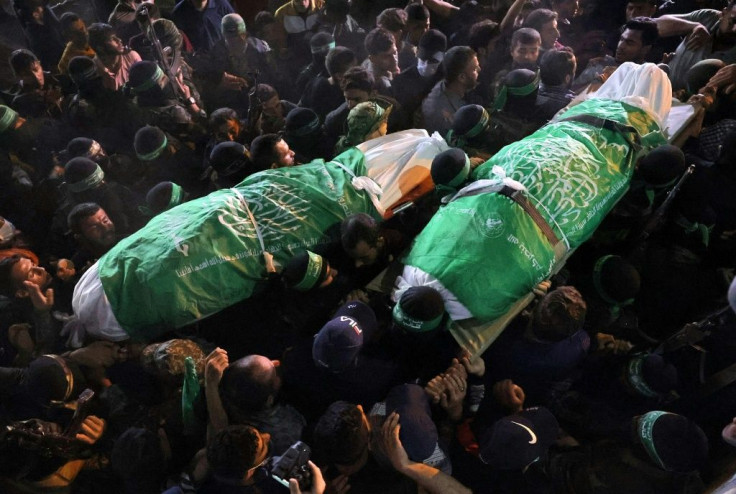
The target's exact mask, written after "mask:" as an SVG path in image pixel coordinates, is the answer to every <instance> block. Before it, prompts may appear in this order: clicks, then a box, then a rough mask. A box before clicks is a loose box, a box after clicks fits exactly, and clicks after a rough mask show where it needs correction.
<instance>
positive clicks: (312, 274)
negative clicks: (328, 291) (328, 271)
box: [294, 251, 326, 292]
mask: <svg viewBox="0 0 736 494" xmlns="http://www.w3.org/2000/svg"><path fill="white" fill-rule="evenodd" d="M307 256H309V262H308V263H307V270H306V271H305V272H304V276H303V277H302V279H301V281H300V282H299V283H297V284H296V285H294V290H298V291H300V292H306V291H307V290H311V289H312V288H314V285H316V284H317V282H318V281H319V280H320V278H321V277H322V271H323V269H324V268H325V267H326V266H325V260H324V258H323V257H322V256H320V255H318V254H315V253H314V252H311V251H307Z"/></svg>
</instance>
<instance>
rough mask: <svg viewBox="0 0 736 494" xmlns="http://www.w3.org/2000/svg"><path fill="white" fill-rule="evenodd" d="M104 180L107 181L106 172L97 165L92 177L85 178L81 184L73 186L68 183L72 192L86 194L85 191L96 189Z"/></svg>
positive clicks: (75, 183) (76, 183) (77, 183)
mask: <svg viewBox="0 0 736 494" xmlns="http://www.w3.org/2000/svg"><path fill="white" fill-rule="evenodd" d="M103 180H105V172H103V171H102V168H100V165H97V167H96V168H95V171H94V172H92V174H91V175H89V176H87V177H85V178H84V179H83V180H80V181H79V182H74V183H73V184H71V183H67V185H68V186H69V190H70V191H72V192H84V191H85V190H90V189H94V188H96V187H97V186H98V185H100V184H101V183H102V181H103Z"/></svg>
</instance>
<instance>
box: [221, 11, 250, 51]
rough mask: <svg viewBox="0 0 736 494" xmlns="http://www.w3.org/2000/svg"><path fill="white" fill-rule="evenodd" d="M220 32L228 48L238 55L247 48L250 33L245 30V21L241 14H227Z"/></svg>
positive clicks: (222, 21)
mask: <svg viewBox="0 0 736 494" xmlns="http://www.w3.org/2000/svg"><path fill="white" fill-rule="evenodd" d="M220 32H221V33H222V38H223V39H224V40H225V44H226V45H227V47H228V48H229V49H230V50H231V51H233V52H236V53H239V52H241V51H242V50H243V49H244V48H245V42H246V40H247V39H248V33H247V31H246V29H245V21H244V20H243V18H242V17H240V15H239V14H227V15H226V16H224V17H223V18H222V20H221V21H220Z"/></svg>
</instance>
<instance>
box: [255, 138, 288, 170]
mask: <svg viewBox="0 0 736 494" xmlns="http://www.w3.org/2000/svg"><path fill="white" fill-rule="evenodd" d="M281 140H283V137H281V136H280V135H279V134H263V135H260V136H258V137H256V138H255V139H253V142H252V143H251V144H250V159H251V161H253V164H254V165H256V169H258V170H265V169H267V168H268V167H270V166H271V164H273V163H275V162H276V160H277V159H278V156H277V155H276V152H275V151H274V148H275V147H276V144H278V143H279V141H281Z"/></svg>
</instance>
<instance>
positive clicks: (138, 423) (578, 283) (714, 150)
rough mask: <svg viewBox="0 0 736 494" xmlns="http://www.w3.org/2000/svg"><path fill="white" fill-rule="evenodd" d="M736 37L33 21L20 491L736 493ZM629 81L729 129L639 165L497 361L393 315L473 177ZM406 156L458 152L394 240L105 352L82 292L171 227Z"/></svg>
mask: <svg viewBox="0 0 736 494" xmlns="http://www.w3.org/2000/svg"><path fill="white" fill-rule="evenodd" d="M735 24H736V1H734V0H731V1H726V0H668V1H665V2H661V1H659V0H629V1H626V0H469V1H463V2H461V1H460V0H424V1H421V0H420V1H410V2H408V3H407V1H406V0H404V1H401V0H291V1H288V2H286V3H284V0H281V1H278V0H232V2H231V1H230V0H180V1H179V2H178V3H176V4H174V2H172V0H160V1H159V0H156V1H155V3H154V2H150V3H149V2H145V3H140V2H139V1H137V0H118V3H115V2H114V0H64V1H63V2H61V3H53V2H51V3H50V2H49V1H48V0H13V1H12V2H10V1H8V2H5V4H4V5H3V9H2V10H0V39H2V44H1V45H0V46H2V54H0V58H1V60H0V66H1V67H2V69H1V70H0V88H1V90H0V103H2V104H1V105H0V426H2V428H1V429H0V492H3V493H9V494H10V493H16V492H17V493H29V492H40V493H46V492H49V493H52V492H53V493H57V492H72V493H76V492H79V493H102V492H104V493H107V494H114V493H118V492H119V493H131V494H132V493H135V494H149V493H151V494H152V493H161V492H166V493H171V494H173V493H193V492H197V493H271V492H274V493H276V492H287V491H290V492H292V493H298V492H304V493H307V492H309V493H315V494H321V493H324V492H326V493H330V494H345V493H348V492H350V493H370V494H391V493H400V492H401V493H404V492H406V493H413V492H430V493H441V494H445V493H460V492H462V493H466V492H476V493H506V494H527V493H534V494H546V493H550V494H551V493H575V494H599V493H600V494H604V493H605V494H645V493H662V494H677V493H700V492H733V491H732V490H730V489H729V488H728V485H729V484H728V482H729V478H730V476H731V475H733V474H734V471H735V470H736V469H734V461H733V460H734V458H736V450H734V449H733V448H734V447H736V418H733V417H734V416H736V385H734V382H736V370H734V369H736V367H734V366H735V365H736V336H734V335H736V332H732V331H734V329H736V284H733V285H732V280H733V278H734V268H736V111H735V110H736V26H735ZM6 60H7V64H5V63H4V62H5V61H6ZM627 62H632V63H633V64H645V63H652V64H656V67H657V68H652V69H651V70H655V71H660V70H661V71H662V72H663V73H664V74H666V77H668V78H669V81H670V82H671V86H672V93H673V99H677V100H679V101H680V102H682V103H685V104H688V105H690V106H691V107H692V108H693V109H695V110H697V112H699V113H698V119H699V118H701V117H702V127H701V126H700V125H699V121H697V122H695V123H694V124H690V125H697V126H698V128H697V129H696V130H698V131H699V132H697V131H696V132H692V133H691V134H692V135H691V136H690V137H689V138H687V139H684V138H683V139H681V140H679V141H677V143H676V144H677V145H663V146H659V147H656V148H654V149H653V150H651V151H649V152H648V153H644V152H641V153H639V154H640V156H639V157H638V160H637V161H636V169H635V170H634V172H633V178H632V179H631V181H630V186H629V187H628V191H627V192H626V194H625V195H624V196H623V198H622V199H621V200H620V201H619V202H618V204H616V206H615V207H614V208H613V210H612V211H611V212H610V214H608V216H607V217H606V218H605V219H604V220H603V222H602V224H601V225H600V227H599V228H598V229H597V230H596V232H595V234H594V235H593V236H592V238H591V239H590V240H588V241H587V242H586V243H584V244H583V245H582V246H581V247H580V248H578V249H577V250H576V251H575V252H574V254H573V255H572V256H570V258H569V259H568V260H567V262H566V264H565V265H564V267H563V268H562V269H560V270H555V271H556V272H555V274H554V275H552V276H551V277H550V278H549V279H546V280H544V281H542V282H541V283H539V284H538V285H536V288H534V290H533V293H534V299H533V300H532V302H531V303H530V304H529V305H528V306H527V307H526V308H525V309H524V310H523V311H521V312H520V313H519V314H518V315H517V316H516V317H514V318H513V319H512V320H511V321H510V322H508V325H507V327H506V328H505V330H504V331H503V332H501V334H500V336H499V337H498V338H497V339H496V340H495V341H494V342H493V343H492V344H490V346H489V348H488V349H487V350H485V351H482V352H473V349H472V348H468V345H461V344H459V343H458V342H457V340H456V339H455V337H454V336H453V334H452V333H451V331H450V329H449V328H450V325H451V324H453V323H452V321H451V320H450V319H451V318H450V316H448V313H447V312H446V305H445V300H444V299H443V296H444V295H443V294H441V293H440V292H439V291H438V290H437V289H435V288H436V287H435V288H433V287H431V286H413V287H411V288H408V289H406V287H404V289H403V290H401V291H400V292H399V296H397V292H396V291H394V292H393V298H392V290H391V288H392V287H393V281H394V279H396V276H397V275H398V274H399V273H401V269H402V262H403V261H404V260H405V256H406V253H407V252H408V250H409V249H410V248H411V245H412V240H413V239H414V237H416V235H417V234H419V232H421V231H422V229H423V228H424V227H425V225H427V223H428V221H430V219H431V218H432V216H433V214H435V212H437V211H438V210H440V209H441V208H444V207H446V206H445V204H446V203H447V200H448V198H450V197H451V194H450V191H451V189H454V190H457V189H460V188H461V187H462V185H463V183H465V182H464V181H465V179H466V177H467V175H468V169H470V170H474V169H476V168H477V167H478V166H480V165H482V164H483V163H486V162H487V161H488V160H489V159H492V157H493V156H494V155H496V154H497V153H498V152H499V151H500V150H501V149H502V148H504V147H505V146H507V145H509V144H512V143H515V142H518V141H520V140H522V139H525V138H527V137H528V136H530V135H532V134H534V133H535V132H537V131H538V130H539V129H541V128H543V127H544V126H545V125H547V124H548V122H550V121H551V120H552V121H553V122H554V120H553V119H555V118H558V117H556V115H558V114H559V113H560V112H564V111H565V110H564V109H565V108H566V107H568V105H575V104H576V103H577V102H578V101H579V100H580V99H582V98H584V95H585V94H593V93H595V91H596V90H597V89H598V88H600V87H601V86H602V85H603V84H605V83H606V81H607V80H609V79H610V78H612V77H614V74H616V72H615V71H616V70H617V68H619V67H621V66H623V65H624V64H626V63H627ZM629 65H631V64H627V65H626V67H628V66H629ZM653 67H654V66H653ZM621 72H622V71H619V73H621ZM612 80H613V79H612ZM573 100H575V101H573ZM696 120H697V119H696ZM582 122H583V123H582V124H586V121H585V120H583V121H582ZM596 122H597V121H596ZM600 122H609V121H607V120H606V121H604V120H600ZM589 123H590V121H587V124H589ZM660 123H661V122H660ZM582 124H581V125H582ZM601 125H602V131H603V130H604V129H603V127H606V125H608V124H605V125H603V124H601ZM407 129H424V130H426V131H427V134H428V135H434V136H435V137H437V138H439V139H444V140H445V141H446V142H447V144H448V145H449V147H450V149H448V150H446V151H444V152H442V153H440V154H439V155H438V156H437V158H435V160H434V162H433V164H432V178H433V179H434V183H435V184H437V188H436V189H434V190H433V191H431V192H429V193H428V194H427V195H426V196H425V197H424V198H421V199H418V200H415V201H413V203H412V204H407V207H406V208H403V209H404V210H403V211H401V212H396V214H394V215H393V217H391V218H390V219H388V220H387V221H383V222H381V221H377V220H376V217H378V216H376V215H371V214H364V213H359V214H351V215H348V216H347V217H346V218H345V219H344V220H343V221H342V222H337V223H336V224H334V225H332V227H331V228H330V230H329V231H327V232H322V233H323V234H324V242H322V243H319V244H317V245H310V246H304V248H302V249H301V250H300V251H299V252H296V253H295V255H294V256H293V258H292V259H291V260H290V261H289V262H288V263H286V264H285V265H274V263H273V262H269V261H268V259H267V262H266V268H264V270H263V276H262V278H261V279H259V280H257V282H256V288H255V289H254V290H253V293H252V294H251V295H250V296H249V297H241V298H245V300H243V301H241V302H238V303H237V304H235V305H233V306H231V307H228V308H226V309H225V310H223V311H220V312H218V313H216V314H214V315H211V316H210V317H206V318H202V319H201V320H198V321H197V322H196V323H194V324H188V325H185V326H183V327H177V328H174V327H171V328H169V327H164V328H157V329H156V331H155V332H154V333H152V334H155V335H156V336H155V337H153V338H145V337H143V338H141V337H140V334H138V335H137V337H130V338H129V337H127V336H124V337H117V336H116V337H110V338H104V337H102V338H101V337H99V335H98V336H95V335H92V334H87V335H86V337H80V336H79V334H80V333H78V332H77V331H75V322H77V317H75V314H74V312H75V311H74V310H73V307H72V305H73V304H72V302H73V301H74V302H75V304H76V298H77V297H78V296H80V294H78V293H75V285H77V283H78V281H79V280H80V278H81V277H83V276H84V274H85V272H87V271H88V270H89V269H95V270H96V269H97V267H96V266H97V264H95V263H96V262H97V261H98V259H100V258H103V259H104V256H105V255H106V253H108V251H110V250H111V249H113V250H114V249H115V246H116V245H117V244H118V243H119V242H126V239H128V241H129V240H130V238H129V237H131V236H132V235H133V236H134V235H136V232H137V231H139V230H140V229H141V228H143V227H144V226H145V225H146V224H147V223H148V222H149V221H154V220H153V219H152V218H155V217H156V216H158V215H167V214H170V213H169V211H170V210H173V209H174V208H177V207H180V206H181V207H184V206H182V205H183V204H185V203H187V202H189V201H193V200H197V199H199V198H203V197H205V196H207V195H208V194H215V195H216V194H218V192H217V191H222V190H223V189H230V188H233V190H237V189H236V188H235V187H236V185H238V184H241V182H243V181H244V180H246V179H247V178H248V177H250V176H251V175H254V174H257V173H258V174H259V175H257V176H255V177H254V178H253V179H251V181H250V182H249V183H258V180H269V177H272V176H286V177H288V176H289V173H292V172H289V171H288V170H297V169H298V167H301V166H304V165H307V164H309V163H310V162H315V161H319V160H324V162H329V161H330V160H333V159H335V161H336V162H337V161H340V159H336V157H338V156H339V155H340V154H341V153H344V152H345V151H348V152H350V150H354V149H355V147H356V146H359V145H361V144H362V143H364V142H366V141H369V140H371V139H375V138H379V137H382V136H386V135H387V134H392V133H395V132H400V131H405V130H407ZM412 135H413V134H412ZM389 137H390V136H389ZM425 138H426V135H425ZM627 142H628V141H627ZM591 146H592V144H591ZM632 146H633V145H632ZM328 164H329V163H328ZM691 164H694V165H695V167H694V171H693V170H692V169H689V166H690V165H691ZM338 165H340V164H339V163H338ZM435 165H437V166H435ZM440 165H441V167H440ZM617 165H618V164H616V163H614V164H613V165H612V166H613V167H616V166H617ZM340 166H343V165H340ZM292 167H293V168H292ZM282 168H284V169H285V170H279V169H282ZM463 171H464V174H463ZM258 177H264V178H262V179H258ZM683 177H684V178H683ZM592 178H596V177H592ZM353 182H355V180H353ZM311 186H314V185H311ZM264 190H265V189H264ZM238 194H239V193H238ZM448 194H450V195H448ZM241 199H242V196H241ZM265 199H266V200H268V197H265ZM243 202H245V201H244V200H243ZM197 204H199V203H197ZM201 204H205V203H204V202H203V203H201ZM198 207H199V206H198ZM203 207H204V206H203ZM540 207H544V205H541V206H540ZM246 208H247V204H246ZM196 209H197V208H193V210H194V212H196ZM254 212H255V214H256V216H258V214H259V212H258V211H254ZM247 213H248V214H251V212H250V209H248V211H247ZM193 214H194V213H193ZM379 216H380V215H379ZM164 217H165V216H164ZM177 218H179V216H177ZM253 221H254V224H255V220H253ZM481 221H482V220H481ZM488 221H489V225H490V221H491V220H488ZM179 226H181V225H179ZM277 226H278V225H277ZM490 226H492V225H490ZM490 226H489V228H490ZM256 228H257V225H256ZM157 234H158V232H156V231H153V232H151V231H148V233H147V234H146V235H142V236H140V235H139V237H138V238H136V239H135V241H134V242H131V246H132V245H138V243H139V242H145V241H146V238H145V237H147V236H152V237H155V236H157ZM161 234H162V235H164V233H161ZM168 234H169V233H166V235H168ZM259 235H260V233H259ZM140 237H143V238H140ZM259 238H260V237H259ZM212 242H213V245H214V244H215V239H213V240H212ZM126 245H127V244H126ZM460 245H462V244H460ZM176 247H177V249H179V250H180V251H181V253H182V254H183V255H184V256H186V255H187V254H188V253H187V251H186V246H182V245H181V244H177V246H176ZM307 247H309V251H306V250H305V249H306V248H307ZM213 248H214V247H213ZM118 250H119V249H118ZM111 254H115V251H113V252H112V253H111ZM216 254H217V252H216V253H215V254H213V255H216ZM484 255H487V256H488V257H489V258H492V257H493V256H494V252H487V253H486V254H484ZM226 260H227V259H226ZM478 262H483V259H479V260H478ZM281 264H284V263H281ZM190 271H191V268H190V269H189V271H186V272H180V273H177V276H179V277H180V278H182V277H186V276H187V275H188V274H189V272H190ZM392 273H393V274H392ZM377 277H378V278H377ZM399 279H401V277H399ZM149 282H150V283H153V284H155V283H156V280H150V281H149ZM160 284H161V285H165V283H164V282H163V281H161V282H160ZM80 285H81V284H80ZM386 286H388V288H386ZM730 286H731V290H729V287H730ZM225 288H226V287H225V283H224V281H223V285H222V289H223V297H225V296H229V294H227V293H226V292H227V290H226V289H225ZM108 289H109V287H107V286H106V287H105V290H106V292H107V290H108ZM161 289H162V290H164V291H165V290H166V287H165V286H162V287H161ZM78 291H79V290H78ZM201 292H202V290H199V291H198V287H196V286H194V287H191V297H192V300H193V301H194V302H193V303H194V304H195V305H196V298H197V297H199V296H204V295H205V294H203V293H201ZM206 295H208V296H212V295H215V296H217V293H215V294H212V293H208V294H206ZM171 297H172V298H173V297H174V296H173V295H172V296H171ZM530 297H531V296H530ZM107 298H110V299H112V300H113V301H115V298H116V297H115V294H110V293H109V292H107ZM491 298H492V297H491V296H490V295H489V301H488V303H489V304H491V303H493V300H491ZM186 302H187V301H186V300H185V301H184V303H186ZM76 308H77V306H76V305H75V306H74V309H76ZM137 310H138V311H146V310H147V307H139V308H138V309H137ZM110 316H111V317H112V314H110ZM454 319H457V318H454ZM142 334H145V333H142ZM478 353H480V354H478ZM732 418H733V423H732ZM300 441H301V442H300ZM719 486H720V487H719ZM717 489H721V490H717Z"/></svg>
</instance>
